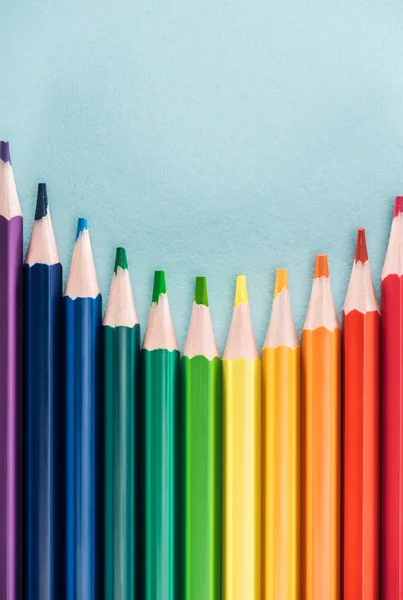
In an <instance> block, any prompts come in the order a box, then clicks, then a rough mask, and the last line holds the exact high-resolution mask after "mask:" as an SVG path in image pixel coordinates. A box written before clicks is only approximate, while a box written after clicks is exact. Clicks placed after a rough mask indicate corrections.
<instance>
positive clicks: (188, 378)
mask: <svg viewBox="0 0 403 600" xmlns="http://www.w3.org/2000/svg"><path fill="white" fill-rule="evenodd" d="M182 395H183V403H184V412H185V418H184V428H185V431H184V439H185V447H184V460H185V485H184V490H185V530H184V534H185V552H184V562H183V572H184V577H185V599H186V600H201V599H203V600H221V359H220V357H219V354H218V350H217V345H216V341H215V336H214V332H213V327H212V323H211V317H210V309H209V306H208V297H207V283H206V278H205V277H197V278H196V288H195V298H194V303H193V310H192V317H191V320H190V326H189V332H188V337H187V340H186V345H185V350H184V353H183V358H182Z"/></svg>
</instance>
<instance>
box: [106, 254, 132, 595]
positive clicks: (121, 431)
mask: <svg viewBox="0 0 403 600" xmlns="http://www.w3.org/2000/svg"><path fill="white" fill-rule="evenodd" d="M103 325H104V326H103V342H104V343H103V360H104V363H103V378H104V415H103V417H104V418H103V431H104V463H103V480H104V490H103V493H104V515H103V526H104V539H103V549H104V569H103V574H102V577H103V580H104V585H103V591H104V595H103V597H104V598H105V600H134V598H135V597H136V590H137V578H138V575H139V573H138V572H137V570H136V565H137V564H138V555H139V552H140V551H139V547H138V542H136V540H138V537H139V536H138V532H137V531H136V529H137V527H136V522H137V519H136V510H137V507H138V503H137V502H136V499H135V496H136V485H138V484H136V481H138V479H139V474H138V468H137V463H136V460H135V458H136V457H135V444H136V439H135V437H136V429H137V423H136V412H137V404H138V400H139V398H138V368H139V358H140V347H139V346H140V325H139V323H138V318H137V314H136V308H135V305H134V300H133V294H132V289H131V285H130V278H129V271H128V268H127V260H126V252H125V250H124V249H123V248H118V249H117V250H116V261H115V272H114V275H113V279H112V284H111V289H110V294H109V302H108V305H107V308H106V313H105V318H104V323H103Z"/></svg>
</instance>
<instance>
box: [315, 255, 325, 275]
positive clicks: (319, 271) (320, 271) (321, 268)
mask: <svg viewBox="0 0 403 600" xmlns="http://www.w3.org/2000/svg"><path fill="white" fill-rule="evenodd" d="M317 277H329V265H328V263H327V254H317V255H316V263H315V273H314V278H315V279H316V278H317Z"/></svg>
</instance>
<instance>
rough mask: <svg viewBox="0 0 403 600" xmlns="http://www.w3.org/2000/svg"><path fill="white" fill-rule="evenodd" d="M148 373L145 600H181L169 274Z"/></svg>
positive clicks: (148, 340)
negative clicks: (168, 295) (167, 287)
mask: <svg viewBox="0 0 403 600" xmlns="http://www.w3.org/2000/svg"><path fill="white" fill-rule="evenodd" d="M142 369H143V386H144V414H145V449H144V453H145V490H144V491H145V532H144V533H145V538H144V541H145V600H181V577H180V568H181V562H180V523H179V519H180V516H181V509H180V491H181V488H180V486H181V480H180V461H181V449H180V433H181V431H180V420H181V419H180V417H181V415H180V355H179V349H178V344H177V342H176V338H175V332H174V328H173V324H172V319H171V314H170V310H169V304H168V297H167V293H166V283H165V274H164V272H163V271H156V273H155V278H154V292H153V300H152V305H151V311H150V317H149V321H148V326H147V331H146V334H145V338H144V344H143V350H142Z"/></svg>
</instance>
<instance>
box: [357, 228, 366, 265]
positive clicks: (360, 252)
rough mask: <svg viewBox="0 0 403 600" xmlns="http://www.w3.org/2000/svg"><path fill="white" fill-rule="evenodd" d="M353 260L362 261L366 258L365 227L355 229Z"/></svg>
mask: <svg viewBox="0 0 403 600" xmlns="http://www.w3.org/2000/svg"><path fill="white" fill-rule="evenodd" d="M355 260H356V262H358V261H361V262H362V263H365V262H367V260H368V250H367V242H366V239H365V229H364V228H363V227H360V228H359V229H357V243H356V246H355Z"/></svg>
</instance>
